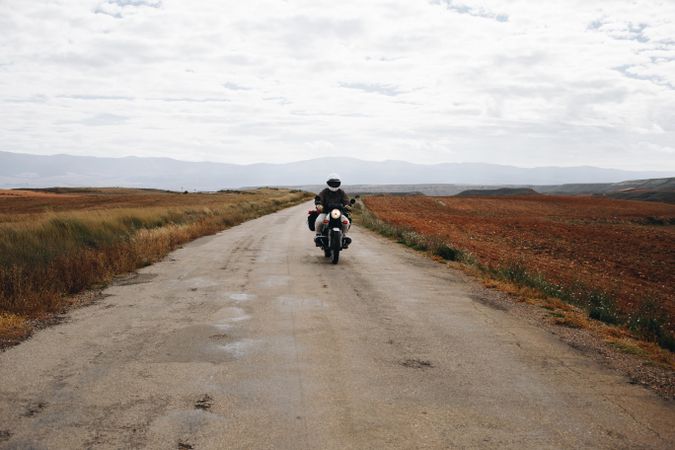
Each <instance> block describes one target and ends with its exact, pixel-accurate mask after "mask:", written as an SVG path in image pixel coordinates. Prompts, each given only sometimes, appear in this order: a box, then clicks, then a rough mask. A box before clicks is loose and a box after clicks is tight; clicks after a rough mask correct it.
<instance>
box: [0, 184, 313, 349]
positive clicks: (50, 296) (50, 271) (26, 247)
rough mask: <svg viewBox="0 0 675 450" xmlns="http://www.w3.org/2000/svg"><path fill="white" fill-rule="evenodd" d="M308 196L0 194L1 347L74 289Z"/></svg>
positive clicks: (264, 192) (271, 192)
mask: <svg viewBox="0 0 675 450" xmlns="http://www.w3.org/2000/svg"><path fill="white" fill-rule="evenodd" d="M308 195H309V194H306V193H304V192H299V191H288V190H277V189H260V190H256V191H245V192H235V191H232V192H222V193H215V194H206V193H204V194H201V193H193V194H178V193H171V192H163V191H153V190H134V189H53V190H49V191H44V190H42V191H13V190H11V191H8V190H4V191H0V344H2V343H4V344H7V343H12V342H16V341H17V340H19V339H21V338H23V337H25V336H26V335H28V334H29V333H30V332H31V329H32V327H33V325H34V324H35V323H36V321H38V322H39V321H40V320H43V319H45V318H47V317H49V316H50V315H51V314H53V313H55V312H59V311H62V310H63V309H64V308H65V307H67V306H68V305H69V302H70V298H69V296H72V294H76V293H78V292H81V291H82V290H84V289H86V288H88V287H91V286H93V285H97V284H102V283H106V282H109V281H110V280H111V279H112V277H113V276H115V275H118V274H122V273H126V272H130V271H133V270H135V269H136V268H138V267H142V266H144V265H148V264H150V263H152V262H154V261H157V260H159V259H161V258H162V257H163V256H165V255H166V254H167V253H168V252H170V251H171V250H173V249H174V248H176V247H177V246H178V245H180V244H182V243H185V242H188V241H190V240H192V239H195V238H197V237H200V236H204V235H207V234H212V233H215V232H217V231H220V230H222V229H224V228H227V227H229V226H232V225H236V224H239V223H241V222H243V221H245V220H249V219H252V218H255V217H258V216H261V215H263V214H267V213H269V212H273V211H276V210H278V209H281V208H283V207H286V206H290V205H293V204H297V203H299V202H301V201H304V200H306V199H307V198H308Z"/></svg>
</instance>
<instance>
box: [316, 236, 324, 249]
mask: <svg viewBox="0 0 675 450" xmlns="http://www.w3.org/2000/svg"><path fill="white" fill-rule="evenodd" d="M322 240H323V236H321V235H320V234H317V235H316V236H315V237H314V243H315V244H316V246H317V247H321V245H322V244H323V242H322Z"/></svg>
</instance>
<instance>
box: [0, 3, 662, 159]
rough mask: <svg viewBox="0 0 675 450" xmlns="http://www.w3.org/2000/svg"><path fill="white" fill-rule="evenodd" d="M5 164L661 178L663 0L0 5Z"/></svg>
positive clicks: (0, 126) (0, 129) (0, 119)
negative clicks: (331, 164) (14, 158)
mask: <svg viewBox="0 0 675 450" xmlns="http://www.w3.org/2000/svg"><path fill="white" fill-rule="evenodd" d="M0 150H4V151H14V152H24V153H38V154H54V153H70V154H76V155H90V156H127V155H135V156H167V157H172V158H177V159H184V160H211V161H222V162H236V163H251V162H260V161H267V162H286V161H295V160H302V159H309V158H313V157H320V156H331V155H338V156H352V157H358V158H362V159H370V160H383V159H401V160H407V161H413V162H422V163H435V162H494V163H501V164H510V165H519V166H541V165H560V166H572V165H596V166H603V167H615V168H626V169H629V168H634V169H661V170H663V169H665V170H675V0H664V1H656V0H655V1H648V0H644V1H642V0H637V1H628V0H624V1H612V0H597V1H594V0H579V1H577V0H557V1H556V0H547V1H542V2H535V1H532V0H483V1H476V0H458V1H453V0H386V1H385V0H382V1H379V0H340V1H336V0H331V1H330V2H329V1H323V0H288V1H281V0H274V1H271V0H270V1H264V0H260V1H259V0H248V1H241V0H233V1H223V0H191V1H186V0H182V1H181V0H51V1H47V0H41V1H26V0H0Z"/></svg>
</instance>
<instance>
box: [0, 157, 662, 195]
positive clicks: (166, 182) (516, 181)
mask: <svg viewBox="0 0 675 450" xmlns="http://www.w3.org/2000/svg"><path fill="white" fill-rule="evenodd" d="M331 172H337V173H339V174H341V176H342V177H343V182H344V183H345V184H347V185H357V184H361V185H383V184H387V185H411V184H412V185H422V184H424V185H435V184H444V185H445V184H454V185H465V186H463V188H467V186H468V187H473V188H475V187H476V185H486V186H503V185H517V186H531V185H561V184H569V183H584V184H587V183H616V182H621V181H624V180H633V179H648V178H666V177H673V176H675V172H673V171H670V172H657V171H626V170H616V169H602V168H598V167H585V166H584V167H537V168H520V167H513V166H503V165H496V164H482V163H444V164H433V165H423V164H413V163H409V162H404V161H382V162H376V161H362V160H359V159H352V158H320V159H313V160H308V161H299V162H293V163H287V164H250V165H236V164H223V163H214V162H186V161H178V160H175V159H169V158H138V157H125V158H98V157H87V156H71V155H52V156H43V155H29V154H23V153H9V152H0V187H1V188H38V187H52V186H63V187H80V186H91V187H102V186H110V187H113V186H124V187H149V188H158V189H170V190H189V191H192V190H203V191H214V190H220V189H227V188H230V189H231V188H240V187H252V186H306V185H322V184H323V182H324V179H325V178H326V175H327V174H329V173H331ZM407 187H408V189H402V191H408V190H409V188H410V186H407ZM460 190H464V189H460ZM457 192H459V191H457ZM457 192H455V193H457ZM445 195H449V194H445Z"/></svg>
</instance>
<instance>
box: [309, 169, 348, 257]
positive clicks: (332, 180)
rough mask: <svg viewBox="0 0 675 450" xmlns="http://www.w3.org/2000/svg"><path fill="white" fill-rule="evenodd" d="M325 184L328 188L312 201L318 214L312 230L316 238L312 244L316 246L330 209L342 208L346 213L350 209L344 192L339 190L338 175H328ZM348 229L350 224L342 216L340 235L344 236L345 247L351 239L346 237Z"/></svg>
mask: <svg viewBox="0 0 675 450" xmlns="http://www.w3.org/2000/svg"><path fill="white" fill-rule="evenodd" d="M326 184H327V185H328V187H326V188H325V189H324V190H323V191H321V192H319V195H317V196H316V198H315V200H314V204H315V205H316V210H317V211H318V212H319V215H318V216H317V218H316V222H315V223H314V230H315V231H316V237H315V238H314V242H315V243H316V245H317V246H320V245H321V244H320V242H321V233H322V231H323V221H324V220H325V219H326V216H327V215H328V213H330V209H332V208H337V207H343V209H344V210H347V211H348V210H349V207H350V203H349V197H348V196H347V194H346V193H345V191H343V190H342V189H340V184H341V181H340V175H338V174H336V173H331V174H330V175H328V180H327V181H326ZM329 208H330V209H329ZM350 227H351V223H350V221H349V218H348V217H347V216H345V215H343V216H342V233H343V235H344V236H345V239H346V241H347V245H348V244H349V242H351V239H349V238H347V237H346V235H347V231H349V228H350Z"/></svg>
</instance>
